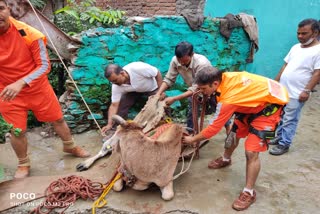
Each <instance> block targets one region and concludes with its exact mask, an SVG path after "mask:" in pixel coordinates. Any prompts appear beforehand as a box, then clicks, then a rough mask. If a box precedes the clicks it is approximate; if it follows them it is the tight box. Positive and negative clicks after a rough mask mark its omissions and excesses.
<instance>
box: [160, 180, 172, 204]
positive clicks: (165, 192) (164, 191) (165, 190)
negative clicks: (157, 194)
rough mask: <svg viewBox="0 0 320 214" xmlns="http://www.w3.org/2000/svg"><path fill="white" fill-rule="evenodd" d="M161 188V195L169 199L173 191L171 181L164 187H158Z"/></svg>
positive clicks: (166, 199) (164, 198)
mask: <svg viewBox="0 0 320 214" xmlns="http://www.w3.org/2000/svg"><path fill="white" fill-rule="evenodd" d="M160 190H161V193H162V195H161V197H162V199H163V200H165V201H170V200H171V199H173V197H174V192H173V183H172V181H171V182H170V183H169V184H168V185H167V186H165V187H162V188H160Z"/></svg>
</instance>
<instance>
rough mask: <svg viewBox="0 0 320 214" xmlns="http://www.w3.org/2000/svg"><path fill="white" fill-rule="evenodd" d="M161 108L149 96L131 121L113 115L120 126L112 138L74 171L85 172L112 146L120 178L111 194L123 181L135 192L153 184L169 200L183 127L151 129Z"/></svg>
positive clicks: (171, 196)
mask: <svg viewBox="0 0 320 214" xmlns="http://www.w3.org/2000/svg"><path fill="white" fill-rule="evenodd" d="M164 106H165V104H164V103H163V102H162V101H159V100H158V98H157V97H152V98H150V99H149V100H148V102H147V104H146V106H145V108H144V109H142V111H141V112H140V113H139V114H138V115H137V117H136V118H135V119H134V121H133V122H127V121H125V120H123V119H122V118H121V117H120V116H114V117H113V118H112V119H113V120H114V121H115V122H116V123H118V124H120V126H118V128H117V130H116V132H115V133H114V135H113V136H112V137H111V138H109V139H108V140H107V141H106V142H105V143H104V145H103V147H102V149H101V150H100V151H99V153H98V154H97V155H96V156H94V157H92V158H89V159H87V160H86V161H84V162H83V163H80V164H78V166H77V170H79V171H82V170H86V169H88V168H89V167H90V166H91V165H92V164H93V163H94V161H95V160H97V159H98V158H100V157H103V156H104V155H106V154H107V153H108V151H109V147H110V146H112V148H113V152H117V153H119V155H120V162H121V163H120V167H119V170H118V171H119V172H120V173H122V178H121V179H119V180H118V181H117V182H116V183H115V185H114V190H115V191H120V190H121V189H122V188H123V185H124V181H125V183H126V185H127V186H130V187H132V188H133V189H135V190H145V189H147V188H148V186H149V185H150V184H151V183H155V184H156V185H157V186H159V187H160V190H161V192H162V198H163V199H164V200H171V199H172V198H173V196H174V192H173V174H174V171H175V168H176V166H177V163H178V160H179V157H180V154H181V139H182V133H183V128H182V126H181V125H178V124H173V123H170V124H164V125H162V126H159V127H157V128H155V129H154V126H156V124H158V123H159V121H160V119H161V118H162V117H163V115H164ZM159 118H160V119H159Z"/></svg>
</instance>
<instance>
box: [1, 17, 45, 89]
mask: <svg viewBox="0 0 320 214" xmlns="http://www.w3.org/2000/svg"><path fill="white" fill-rule="evenodd" d="M0 53H1V54H0V76H1V78H0V91H1V90H2V89H3V88H4V87H6V86H7V85H9V84H11V83H14V82H16V81H17V80H19V79H23V80H24V81H25V82H26V83H27V84H28V86H29V87H28V86H27V87H24V88H23V89H22V90H21V92H20V95H21V94H23V93H36V92H37V91H39V88H43V87H47V85H48V79H47V76H46V74H47V73H49V71H50V60H49V57H48V53H47V49H46V38H45V36H44V35H43V34H42V33H41V32H39V31H38V30H36V29H34V28H32V27H31V26H29V25H27V24H25V23H23V22H20V21H17V20H15V19H13V18H12V17H10V27H9V29H8V31H7V32H6V33H4V34H3V35H0Z"/></svg>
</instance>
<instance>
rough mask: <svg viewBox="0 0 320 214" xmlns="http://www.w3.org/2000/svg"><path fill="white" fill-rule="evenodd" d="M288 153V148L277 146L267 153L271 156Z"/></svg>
mask: <svg viewBox="0 0 320 214" xmlns="http://www.w3.org/2000/svg"><path fill="white" fill-rule="evenodd" d="M288 151H289V146H284V145H280V144H279V145H276V146H275V147H272V149H270V151H269V153H270V154H271V155H282V154H284V153H286V152H288Z"/></svg>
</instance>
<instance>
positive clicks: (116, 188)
mask: <svg viewBox="0 0 320 214" xmlns="http://www.w3.org/2000/svg"><path fill="white" fill-rule="evenodd" d="M122 188H123V180H122V179H121V178H120V179H119V180H117V181H116V182H115V183H114V185H113V188H112V189H113V190H114V191H116V192H120V191H121V190H122Z"/></svg>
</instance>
